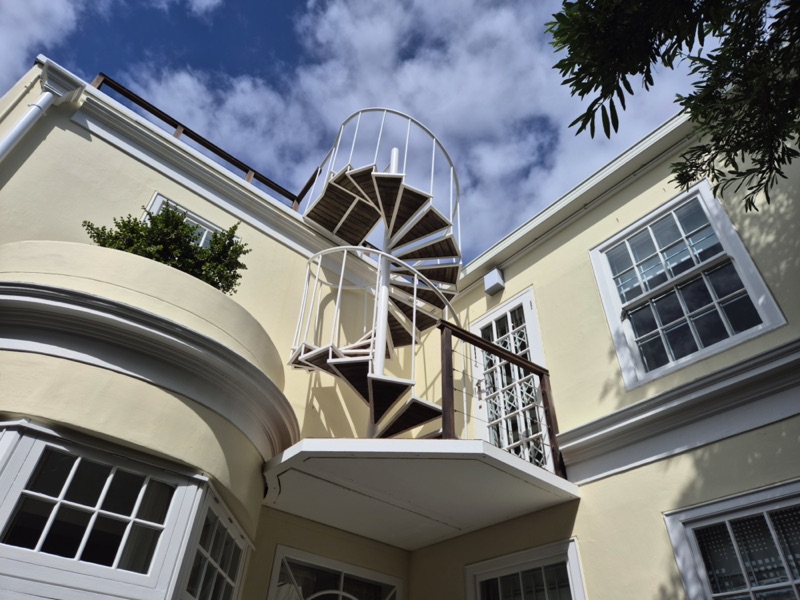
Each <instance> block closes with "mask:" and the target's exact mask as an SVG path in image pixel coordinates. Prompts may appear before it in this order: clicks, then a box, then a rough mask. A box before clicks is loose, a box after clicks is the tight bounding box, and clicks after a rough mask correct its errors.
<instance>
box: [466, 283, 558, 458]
mask: <svg viewBox="0 0 800 600" xmlns="http://www.w3.org/2000/svg"><path fill="white" fill-rule="evenodd" d="M518 306H522V310H523V314H524V317H525V329H526V330H527V336H528V347H529V351H530V360H531V362H533V363H536V364H538V365H539V366H541V367H544V366H545V362H544V350H543V349H542V337H541V334H540V330H539V321H538V317H537V314H538V313H537V311H536V301H535V300H534V296H533V290H531V289H527V290H524V291H522V292H520V293H519V294H517V295H515V296H514V297H512V298H510V299H509V300H507V301H505V302H503V303H502V304H500V305H499V306H497V307H495V308H493V309H492V310H491V312H488V313H486V314H485V315H483V316H482V317H481V318H480V319H478V320H477V321H474V322H473V323H471V324H470V331H471V332H472V333H474V334H475V335H477V336H478V337H481V329H483V328H485V327H486V326H487V325H489V324H491V323H493V322H494V321H495V320H497V319H498V318H499V317H500V316H502V315H506V314H508V313H509V312H511V311H512V310H514V309H515V308H517V307H518ZM474 358H475V363H474V364H475V378H474V379H475V381H476V382H479V381H482V380H483V372H484V364H483V358H482V354H481V351H480V350H477V349H476V351H475V357H474ZM473 398H474V400H473V407H472V414H474V415H476V416H478V418H477V419H476V420H475V432H476V435H477V437H478V438H479V439H482V440H485V441H487V442H489V441H490V437H489V427H488V422H489V414H488V411H489V407H488V405H487V403H486V394H485V391H484V390H482V389H480V390H476V393H475V394H474V395H473ZM538 413H539V414H538V419H539V422H540V423H542V424H543V425H544V427H543V428H542V430H541V434H542V440H543V442H544V445H545V448H546V452H545V454H546V461H547V462H546V464H545V465H542V468H545V469H547V470H548V471H551V472H552V471H553V470H554V465H553V456H552V452H551V451H550V439H549V434H548V431H547V425H546V424H547V421H546V419H545V414H544V410H543V408H540V409H538ZM503 449H505V448H503ZM531 464H534V463H531Z"/></svg>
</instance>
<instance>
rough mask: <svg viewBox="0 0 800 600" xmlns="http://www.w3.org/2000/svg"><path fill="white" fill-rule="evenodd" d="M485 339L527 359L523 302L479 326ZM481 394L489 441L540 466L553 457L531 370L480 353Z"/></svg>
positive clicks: (529, 353) (528, 350)
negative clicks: (481, 371)
mask: <svg viewBox="0 0 800 600" xmlns="http://www.w3.org/2000/svg"><path fill="white" fill-rule="evenodd" d="M480 335H481V337H482V338H483V339H485V340H487V341H489V342H493V343H495V344H497V345H498V346H500V347H501V348H503V349H505V350H508V351H509V352H512V353H514V354H517V355H518V356H521V357H522V358H524V359H526V360H531V350H532V349H531V340H530V339H529V332H528V327H527V322H526V318H525V310H524V305H523V304H522V303H520V304H519V305H517V306H515V307H513V308H512V309H511V310H509V311H507V312H503V313H502V314H500V315H499V316H495V317H494V318H493V319H492V320H491V321H489V322H488V323H487V324H486V325H484V326H483V327H481V328H480ZM482 367H483V378H482V390H481V393H482V398H483V401H484V402H485V405H486V429H487V432H488V441H489V442H490V443H491V444H493V445H495V446H497V447H498V448H502V449H503V450H506V451H508V452H510V453H511V454H514V455H515V456H518V457H520V458H522V459H523V460H526V461H528V462H531V463H533V464H535V465H538V466H540V467H545V468H550V465H552V460H551V458H550V449H549V445H548V439H547V427H546V425H545V417H544V407H543V405H542V400H541V389H540V385H539V379H538V377H537V376H535V375H534V374H533V373H530V372H526V371H524V370H523V369H521V368H520V367H517V366H515V365H512V364H510V363H509V362H507V361H505V360H502V359H501V358H500V357H499V356H497V355H495V354H491V353H489V352H483V353H482Z"/></svg>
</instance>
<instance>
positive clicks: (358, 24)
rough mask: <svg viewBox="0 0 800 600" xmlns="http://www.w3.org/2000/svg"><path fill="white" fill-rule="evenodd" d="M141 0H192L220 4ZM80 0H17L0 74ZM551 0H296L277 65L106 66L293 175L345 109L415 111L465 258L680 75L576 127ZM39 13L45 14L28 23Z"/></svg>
mask: <svg viewBox="0 0 800 600" xmlns="http://www.w3.org/2000/svg"><path fill="white" fill-rule="evenodd" d="M106 1H123V0H106ZM150 1H151V2H156V3H158V2H160V3H161V5H162V7H163V8H169V9H171V7H172V6H179V5H182V6H185V7H187V8H188V9H189V10H190V11H193V12H194V14H196V15H207V14H209V13H210V11H212V10H214V9H215V8H218V6H219V5H220V4H221V0H150ZM88 3H89V0H76V1H74V2H67V1H66V0H30V2H27V3H26V11H30V10H31V9H32V10H34V11H38V12H37V14H38V15H39V19H29V18H27V16H26V18H25V19H22V17H21V16H18V17H17V19H21V20H24V21H25V22H24V23H21V24H20V26H19V27H20V29H21V30H22V31H21V32H19V33H18V34H16V37H12V38H9V37H8V36H4V35H2V34H3V32H2V31H0V56H2V54H3V53H2V50H6V51H7V52H8V53H12V54H13V56H15V57H17V58H12V59H7V60H5V61H3V62H2V63H0V80H2V78H3V76H5V77H8V75H7V73H6V72H4V71H3V70H2V69H4V68H6V69H8V68H9V67H8V65H9V64H10V63H15V62H19V60H21V59H22V57H25V56H29V55H30V52H31V49H32V48H36V49H37V50H38V49H39V48H41V47H42V46H43V45H44V46H45V47H46V44H45V43H44V42H43V40H45V39H46V36H47V35H50V34H52V33H53V32H54V31H55V32H58V33H57V34H56V35H55V36H51V37H55V38H64V37H65V36H67V35H68V34H69V32H70V31H72V30H74V29H75V27H76V19H77V18H78V14H79V13H80V11H81V10H85V7H86V6H88ZM6 4H7V3H6ZM13 4H21V3H13ZM559 7H560V2H559V1H558V0H541V1H539V2H516V1H513V0H503V1H501V0H437V2H430V1H429V0H397V1H396V2H374V1H373V0H325V1H323V0H308V1H307V3H306V6H305V10H304V11H303V12H302V14H301V16H300V20H299V22H298V24H297V35H298V39H299V40H300V42H301V44H302V45H303V47H304V50H305V53H304V54H303V55H302V56H301V57H299V59H298V60H299V61H300V62H299V64H297V65H295V66H293V67H291V70H290V71H289V72H286V73H285V74H284V75H283V77H282V78H281V80H280V81H277V82H275V81H265V80H262V79H259V78H257V77H253V76H237V77H231V76H226V75H225V74H220V73H210V72H204V71H202V70H201V68H199V67H198V66H192V67H175V66H173V65H170V64H169V62H168V60H167V61H165V62H164V63H162V64H158V65H155V64H152V63H147V64H139V65H136V66H132V67H131V69H130V71H129V73H128V76H127V77H124V76H122V77H119V76H118V78H121V79H123V80H125V81H128V82H133V87H134V88H136V89H137V90H138V91H140V92H141V93H142V94H143V95H144V96H145V97H146V98H148V99H149V100H151V101H152V102H153V103H154V104H156V105H157V106H159V107H161V108H162V109H164V110H165V111H166V112H168V113H170V114H173V115H174V116H175V117H176V118H178V119H179V120H181V121H183V122H184V123H186V124H187V125H188V126H190V127H192V128H193V129H196V130H198V131H199V132H200V133H202V134H204V135H206V136H207V137H209V138H210V139H211V140H212V141H214V143H216V144H217V145H219V146H221V147H222V148H225V149H226V150H228V151H229V152H231V153H232V154H233V155H235V156H239V157H241V158H242V159H243V160H245V161H248V162H251V163H252V164H253V165H254V166H255V167H256V168H257V169H259V170H260V171H262V172H264V173H265V174H266V175H268V176H270V177H272V178H273V179H275V180H276V181H278V182H279V183H281V184H283V185H285V186H286V187H289V188H290V189H295V190H298V189H300V187H301V186H302V185H303V183H305V181H306V179H307V178H308V177H309V175H310V174H311V172H312V170H313V169H314V167H315V166H316V164H317V163H318V162H319V160H321V158H322V156H323V155H324V153H325V152H326V151H327V149H328V147H329V146H330V144H331V143H332V142H333V138H334V136H335V133H336V131H337V129H338V126H339V124H340V123H341V122H342V120H343V119H344V118H345V117H347V116H348V115H350V114H351V113H353V112H354V111H356V110H358V109H361V108H364V107H367V106H387V107H392V108H396V109H398V110H401V111H403V112H405V113H407V114H410V115H412V116H414V117H416V118H417V119H419V120H420V121H422V122H423V123H425V124H426V125H428V126H429V127H430V128H431V129H432V130H433V131H434V132H435V133H436V134H437V136H438V137H439V138H440V139H441V140H442V141H443V143H444V144H445V146H446V147H447V149H448V151H449V152H450V154H451V156H452V157H453V158H454V161H455V163H456V168H457V170H458V173H459V177H460V180H461V184H462V218H461V222H462V226H463V246H464V252H465V255H466V257H467V258H470V257H473V256H475V255H476V254H477V253H479V252H480V251H482V250H484V249H485V248H487V247H488V246H489V245H491V244H492V243H494V242H495V241H497V239H498V238H499V237H500V236H502V235H505V234H506V233H508V232H510V231H511V230H513V229H514V228H515V227H517V226H519V225H520V224H521V223H522V222H524V220H526V219H528V218H530V217H531V216H533V215H534V214H536V213H537V212H539V211H541V210H542V209H544V208H545V207H546V206H547V205H549V204H550V203H552V202H553V201H554V200H556V199H557V198H558V196H560V195H561V194H563V193H564V192H566V191H567V190H568V189H570V188H572V187H573V186H575V185H577V184H578V183H579V182H580V180H581V179H583V178H585V177H587V176H588V175H590V174H591V173H592V172H593V171H595V170H597V169H599V168H600V167H602V166H603V164H605V163H606V162H608V161H609V160H611V159H612V158H613V157H614V156H615V155H616V154H618V153H620V152H622V151H623V150H625V149H626V148H627V147H628V146H630V145H631V144H632V143H634V142H635V141H637V140H638V139H640V138H641V137H643V136H644V135H645V134H647V133H648V132H649V131H651V130H652V129H653V128H655V127H656V126H657V125H659V124H660V123H662V122H663V121H665V120H666V119H667V118H669V117H670V116H672V115H673V114H674V112H675V111H676V107H675V106H674V105H673V104H672V100H673V98H674V90H675V89H677V88H679V87H683V88H684V89H685V87H686V86H685V78H684V77H683V76H682V75H679V74H674V73H671V72H668V73H667V74H666V77H662V78H660V79H657V80H656V86H655V88H654V90H652V91H651V92H649V93H647V94H645V93H644V92H643V93H642V94H637V97H635V98H633V99H632V100H631V101H630V103H629V110H628V112H627V113H625V114H624V115H622V117H621V124H620V133H619V134H618V135H616V136H614V138H613V139H612V140H606V139H605V138H597V139H595V140H591V139H590V138H589V137H588V135H581V136H579V137H575V136H574V134H573V131H574V130H568V129H567V124H568V123H569V122H570V121H572V119H573V118H574V117H575V116H577V115H578V114H579V113H580V112H581V106H580V103H579V102H578V101H577V100H576V99H575V98H572V97H570V95H569V93H568V90H567V89H566V88H564V87H563V86H562V85H561V84H560V80H559V77H558V74H557V72H556V71H554V70H553V69H552V65H553V63H554V62H555V61H556V58H555V56H554V54H553V51H552V48H551V47H550V46H549V44H548V40H547V39H546V34H545V31H544V23H545V22H546V21H548V20H549V19H550V18H551V14H552V13H553V12H556V11H557V10H558V9H559ZM13 10H14V11H16V12H19V13H21V12H22V9H21V8H19V9H13ZM48 19H49V21H47V20H48ZM0 21H2V20H0ZM39 21H47V22H48V25H47V26H45V25H38V24H37V25H30V22H39ZM26 28H27V29H26ZM243 43H246V42H243ZM265 58H266V57H265ZM13 68H15V69H18V67H13ZM20 72H21V71H19V70H18V71H17V74H19V73H20ZM640 96H641V97H640Z"/></svg>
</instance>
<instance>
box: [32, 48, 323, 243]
mask: <svg viewBox="0 0 800 600" xmlns="http://www.w3.org/2000/svg"><path fill="white" fill-rule="evenodd" d="M37 62H38V63H39V64H41V65H42V66H43V76H42V82H43V83H42V85H43V87H44V88H45V89H46V90H47V91H50V92H52V93H53V94H54V95H55V96H56V97H57V101H56V103H61V102H64V101H73V100H75V99H76V98H77V97H79V96H82V103H81V106H80V109H79V110H78V111H77V112H76V113H75V114H74V115H73V117H72V120H73V122H74V123H76V124H77V125H79V126H82V127H84V128H86V129H88V130H89V131H90V132H92V133H93V134H95V135H97V136H98V137H100V138H102V139H104V140H106V141H107V142H109V143H111V144H113V145H114V146H116V147H118V148H119V149H121V150H122V151H124V152H126V153H127V154H130V155H131V156H133V157H134V158H136V159H137V160H140V161H141V162H143V163H145V164H147V165H149V166H151V167H153V168H154V169H156V170H158V171H160V172H162V173H163V174H164V175H166V176H167V177H169V178H171V179H174V180H175V181H177V182H179V183H181V184H182V185H184V186H186V187H187V188H189V189H191V190H193V191H194V192H196V193H197V194H199V195H200V196H202V197H204V198H206V199H207V200H208V201H210V202H212V203H214V204H216V205H218V206H220V207H221V208H222V209H223V210H226V211H227V212H229V213H231V214H233V215H234V216H235V217H236V218H237V219H240V220H241V221H243V222H245V223H247V224H248V225H250V226H251V227H253V228H255V229H257V230H259V231H261V232H262V233H264V234H266V235H268V236H270V237H272V238H274V239H276V240H278V241H280V242H281V243H283V244H285V245H286V246H288V247H290V248H292V249H293V250H295V251H296V252H299V253H300V254H302V255H304V256H306V257H308V256H310V255H312V254H315V253H316V252H319V251H320V250H323V249H325V248H330V247H332V246H335V245H336V244H335V243H333V242H331V241H329V240H326V238H325V237H324V236H320V235H319V234H318V233H316V232H314V231H313V230H312V229H311V228H309V227H308V225H307V224H306V223H305V222H304V220H303V217H302V216H301V215H300V214H299V213H298V212H296V211H294V210H292V209H290V208H289V207H288V206H286V205H285V204H284V203H282V202H281V201H279V200H277V199H276V198H274V197H273V196H271V195H269V194H267V193H265V192H264V191H262V190H260V189H259V188H257V187H255V186H254V185H252V184H250V183H249V182H247V181H245V180H244V179H243V178H242V177H239V176H237V175H235V174H233V173H231V172H230V171H229V170H228V169H226V168H225V167H223V166H221V165H220V164H218V163H216V162H214V161H213V160H211V159H209V158H208V157H206V156H204V155H203V154H201V153H200V152H197V151H196V150H194V149H193V148H190V147H189V146H187V145H186V144H184V143H183V142H182V141H180V140H179V139H177V138H175V137H174V136H173V135H170V134H169V133H168V132H166V131H163V130H162V129H160V128H158V127H156V126H155V125H154V124H153V123H150V122H149V121H148V120H147V119H145V118H144V117H142V116H141V115H138V114H137V113H135V112H134V111H132V110H130V109H129V108H127V107H126V106H123V105H122V104H120V103H119V102H117V101H116V100H114V99H113V98H111V97H109V96H108V95H106V94H104V93H103V92H101V91H99V90H97V89H95V88H94V87H92V86H90V85H88V84H87V83H86V82H85V81H83V80H82V79H80V78H79V77H78V76H76V75H74V74H73V73H71V72H70V71H68V70H67V69H65V68H63V67H62V66H60V65H58V64H57V63H55V62H53V61H51V60H50V59H48V58H47V57H46V56H42V55H40V56H39V57H38V58H37Z"/></svg>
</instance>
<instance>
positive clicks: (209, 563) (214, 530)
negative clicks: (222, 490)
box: [185, 504, 246, 600]
mask: <svg viewBox="0 0 800 600" xmlns="http://www.w3.org/2000/svg"><path fill="white" fill-rule="evenodd" d="M245 552H246V546H245V543H244V538H243V536H242V535H241V533H239V532H238V531H237V530H236V528H234V527H233V521H232V519H231V518H230V517H228V516H227V515H226V514H224V512H223V511H221V510H219V509H218V508H216V507H215V506H213V505H212V504H209V506H208V509H207V510H206V513H205V520H204V521H203V529H202V530H201V532H200V539H199V540H198V543H197V548H196V550H195V553H194V559H193V562H192V570H191V573H190V575H189V582H188V583H187V585H186V595H185V597H188V598H193V599H196V600H231V599H232V598H235V597H236V589H237V586H238V583H239V581H240V579H241V572H242V569H243V567H244V556H245Z"/></svg>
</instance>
